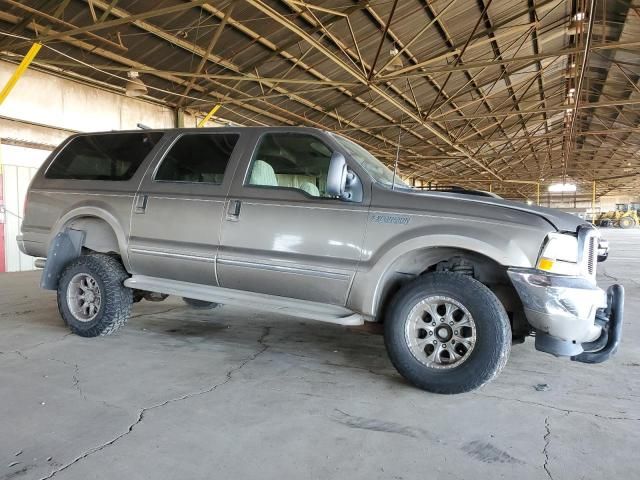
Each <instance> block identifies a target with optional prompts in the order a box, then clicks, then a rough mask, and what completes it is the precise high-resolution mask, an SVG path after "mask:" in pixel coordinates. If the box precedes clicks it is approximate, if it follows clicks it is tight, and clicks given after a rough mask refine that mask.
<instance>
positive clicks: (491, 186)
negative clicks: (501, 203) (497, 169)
mask: <svg viewBox="0 0 640 480" xmlns="http://www.w3.org/2000/svg"><path fill="white" fill-rule="evenodd" d="M492 191H493V183H490V184H489V193H491V192H492Z"/></svg>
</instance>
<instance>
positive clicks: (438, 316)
mask: <svg viewBox="0 0 640 480" xmlns="http://www.w3.org/2000/svg"><path fill="white" fill-rule="evenodd" d="M405 340H406V342H407V345H408V346H409V350H410V351H411V353H412V354H413V356H414V357H415V358H416V359H417V360H418V361H419V362H420V363H422V364H423V365H425V366H427V367H429V368H436V369H447V368H455V367H458V366H460V365H461V364H462V363H464V362H465V361H466V360H467V359H468V358H469V356H470V355H471V352H472V351H473V347H474V346H475V344H476V324H475V322H474V320H473V317H472V316H471V314H470V313H469V311H468V310H467V309H466V308H465V307H464V305H462V304H461V303H460V302H458V301H457V300H455V299H453V298H450V297H443V296H432V297H427V298H425V299H423V300H421V301H420V302H418V303H417V304H416V305H415V306H414V307H413V308H412V309H411V312H409V315H408V317H407V322H406V325H405Z"/></svg>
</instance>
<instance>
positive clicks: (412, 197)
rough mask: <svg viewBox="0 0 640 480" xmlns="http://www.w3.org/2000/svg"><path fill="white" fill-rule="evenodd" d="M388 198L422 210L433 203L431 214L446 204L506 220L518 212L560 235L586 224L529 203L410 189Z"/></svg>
mask: <svg viewBox="0 0 640 480" xmlns="http://www.w3.org/2000/svg"><path fill="white" fill-rule="evenodd" d="M389 194H391V195H392V196H396V195H397V196H398V197H396V198H397V200H401V198H402V197H404V199H402V200H403V201H402V203H405V202H409V203H410V205H411V208H420V204H421V200H427V199H431V200H432V201H430V202H428V203H427V202H425V208H428V209H429V210H433V205H434V204H436V205H437V204H440V205H441V206H443V207H444V206H445V204H446V206H447V207H448V208H452V207H455V208H456V210H459V211H460V212H465V209H466V207H468V206H471V205H473V206H476V207H477V206H486V207H487V208H490V209H504V210H505V214H507V213H508V214H509V215H505V216H506V217H510V216H512V215H513V214H514V213H516V212H522V213H523V214H525V215H526V214H529V215H536V216H537V217H539V218H542V219H544V220H546V221H547V222H548V223H550V224H551V225H552V226H553V227H554V228H555V229H556V230H558V231H565V232H575V231H576V230H577V229H578V227H579V226H580V225H584V224H585V223H586V222H585V221H584V220H582V219H581V218H580V217H578V216H576V215H572V214H570V213H565V212H561V211H559V210H555V209H552V208H545V207H537V206H533V205H527V204H526V203H519V202H513V201H510V200H504V199H501V198H494V197H483V196H478V195H468V194H462V193H449V192H437V191H429V192H422V191H420V190H416V189H411V188H396V189H395V190H393V191H389ZM409 203H407V206H409ZM427 206H428V207H427ZM496 213H498V212H496Z"/></svg>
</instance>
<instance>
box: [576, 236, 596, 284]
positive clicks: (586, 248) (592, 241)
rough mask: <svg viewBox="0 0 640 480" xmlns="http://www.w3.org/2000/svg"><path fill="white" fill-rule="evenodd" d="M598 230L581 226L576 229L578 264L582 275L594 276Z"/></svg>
mask: <svg viewBox="0 0 640 480" xmlns="http://www.w3.org/2000/svg"><path fill="white" fill-rule="evenodd" d="M598 239H599V235H598V231H597V230H595V229H594V228H589V227H581V228H580V229H579V230H578V245H579V246H580V247H581V252H580V253H581V255H580V257H581V258H580V265H581V270H582V272H583V275H586V276H588V277H592V278H593V277H595V275H596V266H597V257H598Z"/></svg>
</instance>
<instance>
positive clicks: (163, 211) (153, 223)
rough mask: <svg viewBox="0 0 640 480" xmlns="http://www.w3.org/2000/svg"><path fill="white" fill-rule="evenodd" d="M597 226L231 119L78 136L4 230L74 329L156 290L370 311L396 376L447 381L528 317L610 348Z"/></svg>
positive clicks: (459, 376)
mask: <svg viewBox="0 0 640 480" xmlns="http://www.w3.org/2000/svg"><path fill="white" fill-rule="evenodd" d="M598 237H599V235H598V231H597V230H596V229H595V228H593V227H592V226H591V225H589V224H585V223H584V222H583V221H582V220H580V219H579V218H577V217H574V216H572V215H568V214H564V213H561V212H558V211H553V210H549V209H543V208H537V207H532V206H527V205H524V204H518V203H513V202H509V201H505V200H502V199H496V198H492V197H486V196H471V195H464V194H457V193H447V192H420V191H417V190H414V189H412V188H410V187H409V186H407V185H405V184H404V183H403V182H402V181H401V180H400V179H399V178H398V177H397V176H395V175H394V173H393V172H392V171H390V170H389V169H388V168H387V167H386V166H385V165H384V164H383V163H382V162H380V161H379V160H378V159H377V158H376V157H374V156H373V155H372V154H371V153H369V152H368V151H367V150H365V149H364V148H362V147H361V146H359V145H358V144H356V143H354V142H353V141H352V140H349V139H347V138H345V137H342V136H339V135H336V134H333V133H330V132H326V131H322V130H316V129H310V128H301V127H300V128H296V127H274V128H254V127H245V128H218V129H179V130H144V131H127V132H105V133H92V134H80V135H74V136H72V137H70V138H69V139H68V140H66V141H65V142H64V143H63V144H62V145H60V146H59V147H58V148H57V149H56V150H55V151H54V152H53V153H52V155H51V156H50V158H49V159H48V160H47V161H46V162H45V163H44V164H43V165H42V167H41V169H40V171H39V172H38V174H37V175H36V177H35V178H34V180H33V182H32V184H31V187H30V189H29V193H28V197H27V204H26V215H25V219H24V222H23V224H22V235H21V236H20V237H19V239H18V240H19V243H20V245H21V249H22V251H23V252H25V253H26V254H28V255H32V256H35V257H42V258H43V259H44V258H46V261H45V260H43V259H42V260H39V261H38V263H39V264H40V265H41V266H43V267H44V271H43V276H42V286H43V288H48V289H57V291H58V304H59V307H60V312H61V315H62V317H63V318H64V320H65V321H66V323H67V324H68V325H69V327H70V328H71V329H72V330H73V331H74V332H75V333H77V334H79V335H83V336H94V335H104V334H109V333H112V332H114V331H115V330H116V329H117V328H119V327H120V326H122V325H123V324H124V323H125V322H126V320H127V318H128V316H129V312H130V309H131V304H132V302H134V301H137V300H140V299H142V298H152V299H161V298H164V297H165V296H166V295H179V296H181V297H184V298H185V299H186V300H187V301H188V302H189V303H190V304H192V305H195V306H200V307H202V306H207V305H211V303H212V302H215V303H221V304H237V305H242V306H251V307H252V308H259V309H263V310H271V311H276V312H283V313H289V314H293V315H297V316H299V317H304V318H307V319H311V320H319V321H324V322H330V323H337V324H341V325H359V324H362V323H363V322H365V321H366V322H384V329H385V342H386V345H387V349H388V352H389V355H390V358H391V361H392V362H393V364H394V365H395V366H396V367H397V369H398V371H399V372H400V373H401V374H402V375H403V376H405V377H406V378H407V379H408V380H409V381H411V382H412V383H413V384H415V385H417V386H418V387H420V388H423V389H426V390H429V391H433V392H441V393H457V392H463V391H468V390H471V389H474V388H476V387H479V386H480V385H482V384H484V383H486V382H487V381H489V380H491V379H492V378H493V377H495V375H497V374H498V373H499V371H500V370H501V369H502V368H503V366H504V365H505V363H506V361H507V358H508V355H509V351H510V348H511V343H512V340H515V341H523V340H524V338H525V337H526V336H527V335H530V334H532V333H534V332H535V343H536V348H538V350H541V351H544V352H548V353H552V354H554V355H558V356H568V357H571V358H572V359H573V360H578V361H585V362H596V361H603V360H605V359H606V358H608V357H609V356H610V355H611V354H612V353H613V352H614V351H615V350H616V349H617V346H618V343H619V341H620V335H621V326H622V305H623V290H622V287H620V286H614V287H612V288H610V289H609V291H608V293H605V292H604V291H603V290H601V289H600V288H598V287H597V286H596V279H595V275H596V261H597V245H598Z"/></svg>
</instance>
